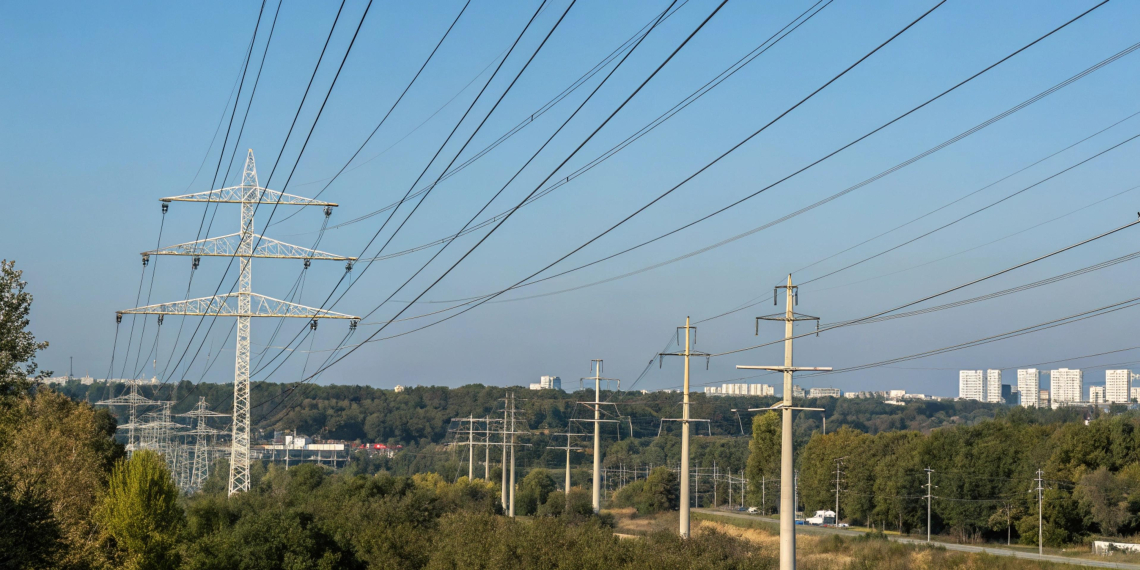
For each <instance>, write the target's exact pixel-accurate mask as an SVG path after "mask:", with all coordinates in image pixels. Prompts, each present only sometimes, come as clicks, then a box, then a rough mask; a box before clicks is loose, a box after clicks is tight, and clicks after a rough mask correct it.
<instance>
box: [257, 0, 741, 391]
mask: <svg viewBox="0 0 1140 570" xmlns="http://www.w3.org/2000/svg"><path fill="white" fill-rule="evenodd" d="M727 1H728V0H723V1H722V2H721V3H720V4H719V5H717V7H716V8H715V9H714V10H713V11H712V12H711V13H710V14H709V15H708V16H707V17H706V18H705V19H704V20H703V21H702V22H701V23H700V25H698V26H697V28H696V29H694V30H693V31H692V32H691V33H690V34H689V35H688V36H687V37H686V38H685V40H684V41H682V42H681V44H680V45H679V46H678V47H677V48H676V49H674V50H673V52H672V53H671V54H670V55H669V56H668V57H667V58H666V59H665V60H664V61H663V62H662V63H661V64H660V65H659V66H658V67H657V68H656V69H655V70H654V71H653V72H652V73H651V74H650V75H649V76H648V77H647V78H646V79H645V80H643V81H642V82H641V84H640V85H638V87H637V88H636V89H635V90H634V91H633V92H632V93H631V94H630V95H629V96H628V97H627V98H626V99H625V100H624V101H623V102H622V103H621V104H620V105H618V106H617V108H616V109H615V110H614V111H613V112H612V113H610V115H609V116H608V117H606V119H605V120H604V121H602V123H601V124H600V125H599V126H598V127H597V128H596V129H594V130H593V131H592V132H591V133H590V135H588V136H587V137H586V138H585V140H583V141H582V142H581V143H580V144H579V145H578V146H577V147H576V148H575V149H574V150H573V151H572V152H571V153H570V154H569V155H568V156H567V157H566V158H565V159H563V160H562V162H561V163H560V164H559V165H558V166H556V167H555V168H554V169H553V170H551V172H550V174H548V175H547V176H546V178H544V179H543V180H542V181H541V182H539V183H538V185H536V186H535V188H534V190H532V191H531V192H530V194H529V195H528V196H527V197H526V198H524V199H523V202H525V201H526V200H527V199H528V198H529V197H530V196H533V195H534V193H535V192H537V191H538V190H539V189H540V188H541V187H542V185H543V184H545V183H546V182H547V181H548V180H549V179H550V178H551V177H552V176H554V174H555V173H556V172H558V170H559V169H561V168H562V166H564V165H565V164H566V162H568V161H569V160H570V159H571V158H573V157H574V155H575V154H576V153H577V152H578V151H579V150H581V149H582V147H584V146H585V145H586V143H588V142H589V141H590V140H591V139H592V138H593V137H594V135H596V134H597V133H598V132H599V131H600V130H601V129H602V128H603V127H605V125H606V124H607V123H609V121H610V120H611V119H613V117H614V116H615V115H617V113H618V112H620V111H621V110H622V109H623V108H624V107H625V105H626V104H627V103H629V101H630V100H631V99H633V97H634V96H636V95H637V94H638V93H639V92H640V91H641V89H642V88H644V87H645V85H646V84H648V83H649V81H650V80H652V79H653V77H655V76H656V75H657V73H658V72H659V71H660V70H661V69H662V68H663V67H664V66H665V65H666V64H668V63H669V61H671V60H672V59H673V57H674V56H676V55H677V53H678V52H680V50H681V49H683V48H684V47H685V46H686V45H688V43H689V41H690V40H691V39H692V38H693V36H695V35H696V34H697V32H699V31H700V30H701V29H703V28H704V26H705V25H706V24H707V23H708V22H709V20H711V19H712V17H713V16H715V15H716V14H717V13H718V12H719V11H720V9H721V8H722V7H724V5H725V3H726V2H727ZM674 2H676V0H674ZM665 13H668V9H666V11H665V12H663V13H662V15H664V14H665ZM658 21H660V17H659V20H658ZM642 39H644V38H642ZM640 41H641V40H639V43H640ZM630 53H632V50H631V52H630ZM628 57H629V53H627V54H626V55H625V56H624V57H623V59H622V61H623V62H624V61H625V59H626V58H628ZM619 65H620V63H619ZM616 69H617V67H615V68H614V70H611V71H610V74H609V75H607V78H608V77H609V76H610V75H612V74H613V73H614V71H615V70H616ZM598 88H600V85H599V86H598V87H596V88H595V90H594V91H595V92H596V91H597V89H598ZM591 95H592V94H591ZM579 108H580V107H579ZM521 204H522V203H520V204H519V206H521ZM519 206H516V208H515V209H516V210H517V208H518V207H519ZM508 217H509V216H508ZM506 220H507V218H504V219H503V220H501V221H500V222H499V224H498V225H496V226H495V227H494V228H492V229H491V230H490V231H489V232H488V233H487V234H486V235H484V236H483V238H482V239H480V240H479V242H478V243H476V244H475V245H474V246H472V247H471V248H470V249H468V250H467V252H466V253H464V254H463V256H461V257H460V258H459V260H457V261H456V262H455V263H454V264H452V265H451V267H449V268H448V269H447V271H445V272H444V273H443V274H442V275H440V276H439V277H438V278H436V280H435V281H434V282H432V284H431V285H429V286H428V287H427V289H425V290H424V291H423V292H421V293H420V294H419V295H418V296H417V297H416V298H417V299H418V298H420V297H422V296H423V295H425V294H427V292H428V291H430V290H431V288H432V287H434V286H435V285H436V284H438V283H439V282H440V281H441V280H443V278H444V277H446V276H447V274H448V273H450V272H451V271H452V270H453V269H455V267H457V266H458V265H459V264H460V263H462V262H463V260H464V259H466V258H467V257H468V256H469V255H470V254H471V253H472V252H473V251H475V249H476V248H478V247H479V245H481V244H482V243H483V242H484V241H486V239H487V238H488V237H490V236H491V234H493V233H494V231H495V230H496V229H498V228H499V227H500V226H501V225H502V224H503V223H504V222H505V221H506ZM414 303H415V300H413V301H412V303H408V304H407V305H406V306H405V307H404V308H403V309H401V310H400V311H399V312H397V314H396V315H395V316H394V317H392V319H390V321H394V320H395V319H398V318H399V317H400V315H402V314H403V313H404V311H407V310H408V309H409V308H411V306H412V304H414ZM475 306H477V305H475ZM472 308H473V307H472ZM467 310H470V309H467ZM460 314H461V313H460ZM453 316H454V315H453ZM448 318H450V317H448ZM387 326H388V325H387V324H384V325H381V327H380V328H379V329H378V330H377V331H375V332H373V333H372V334H371V335H370V336H369V337H368V338H369V339H372V338H374V337H376V335H378V334H379V333H380V332H381V331H383V330H384V329H385V328H387ZM365 342H367V340H366V341H365ZM362 344H364V343H360V344H357V345H355V346H353V347H352V348H350V349H349V350H348V351H347V352H345V353H344V354H342V355H341V356H339V357H337V358H336V359H335V360H332V361H331V362H329V361H326V362H325V363H324V364H322V365H321V367H320V368H318V369H317V373H320V372H323V371H324V370H326V369H328V368H329V367H331V366H332V365H334V364H336V363H337V362H339V361H341V360H343V359H344V358H346V357H347V356H348V355H349V354H351V353H352V352H353V351H355V350H356V349H357V348H359V347H360V346H361V345H362ZM314 375H315V374H314ZM312 377H313V376H308V377H306V378H305V379H304V380H302V383H303V382H307V381H308V380H310V379H311V378H312ZM275 407H276V406H275Z"/></svg>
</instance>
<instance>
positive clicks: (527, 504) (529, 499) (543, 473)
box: [515, 469, 555, 515]
mask: <svg viewBox="0 0 1140 570" xmlns="http://www.w3.org/2000/svg"><path fill="white" fill-rule="evenodd" d="M554 489H555V484H554V478H553V477H551V476H550V472H549V471H547V470H545V469H532V470H531V472H530V473H527V474H526V477H523V480H522V483H520V484H519V490H518V496H517V497H516V498H515V501H516V502H515V507H516V508H517V509H518V511H517V514H520V515H533V514H535V513H537V512H538V507H539V506H541V505H543V504H544V503H546V499H547V497H548V496H550V493H551V492H553V491H554Z"/></svg>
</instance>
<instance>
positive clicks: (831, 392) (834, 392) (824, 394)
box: [808, 388, 842, 398]
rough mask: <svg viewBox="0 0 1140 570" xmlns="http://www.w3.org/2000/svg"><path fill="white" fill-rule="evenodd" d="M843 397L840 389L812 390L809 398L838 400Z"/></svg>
mask: <svg viewBox="0 0 1140 570" xmlns="http://www.w3.org/2000/svg"><path fill="white" fill-rule="evenodd" d="M841 395H842V393H841V392H840V391H839V388H811V389H809V390H808V397H809V398H838V397H839V396H841Z"/></svg>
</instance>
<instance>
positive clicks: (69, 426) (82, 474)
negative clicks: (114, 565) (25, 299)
mask: <svg viewBox="0 0 1140 570" xmlns="http://www.w3.org/2000/svg"><path fill="white" fill-rule="evenodd" d="M114 433H115V425H114V421H113V420H111V418H110V416H109V415H108V414H107V413H106V411H104V410H98V411H96V410H94V409H92V407H91V406H90V405H88V404H83V403H76V402H73V401H72V400H70V399H68V398H66V397H64V396H62V395H60V394H58V393H56V392H53V391H52V390H49V389H46V388H40V389H38V390H36V391H35V392H34V393H33V394H21V395H16V396H11V397H8V398H7V399H6V405H3V406H0V471H3V472H4V473H5V477H8V478H9V479H10V481H11V484H12V485H13V487H14V488H15V489H17V496H22V495H28V496H36V497H43V498H44V499H46V500H47V501H48V502H49V503H50V511H51V514H52V517H53V519H54V520H55V523H56V524H58V526H59V529H60V535H61V538H62V542H61V543H60V544H59V545H58V557H56V560H55V566H56V567H60V568H73V567H74V568H86V567H89V566H92V565H95V564H97V563H98V562H99V561H100V560H101V558H102V557H101V553H100V551H99V549H98V547H99V541H98V532H96V528H95V523H94V521H93V520H92V519H91V511H92V510H93V509H94V508H95V505H96V502H97V500H98V497H99V494H100V493H101V492H102V489H103V486H104V485H105V483H106V479H107V477H108V475H109V474H110V471H111V467H112V465H113V464H114V461H115V460H116V459H117V458H118V457H121V455H122V447H121V446H119V445H118V444H116V443H115V442H114V440H113V439H112V436H113V434H114Z"/></svg>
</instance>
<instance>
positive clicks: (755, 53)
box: [331, 0, 833, 260]
mask: <svg viewBox="0 0 1140 570" xmlns="http://www.w3.org/2000/svg"><path fill="white" fill-rule="evenodd" d="M832 1H833V0H826V3H824V0H819V1H817V2H816V3H815V4H813V5H812V6H810V7H809V8H808V9H807V10H805V11H804V12H803V13H801V14H799V15H798V16H796V17H795V18H794V19H792V21H790V22H788V23H787V24H785V25H784V27H783V28H780V29H779V30H777V31H776V32H775V33H774V34H772V35H771V36H769V37H768V38H767V39H765V40H764V41H763V42H761V43H760V45H758V46H756V47H755V48H753V49H752V50H751V51H750V52H748V53H746V54H745V55H744V56H742V57H741V58H740V59H739V60H737V61H736V62H735V63H733V64H732V65H730V66H728V67H727V68H725V69H724V71H721V72H720V73H719V74H717V75H716V76H715V77H713V78H712V79H710V80H709V81H708V82H706V83H705V84H704V85H702V86H700V87H698V88H697V89H696V90H695V91H693V92H692V93H690V94H689V95H688V96H686V97H685V98H683V99H681V100H680V101H679V102H677V103H676V104H675V105H673V107H671V108H669V109H668V110H666V111H665V112H663V113H661V114H660V115H658V116H657V118H655V119H653V120H652V121H650V122H648V123H646V124H645V125H644V126H642V127H641V128H640V129H638V130H637V131H635V132H634V133H633V134H631V135H629V136H628V137H626V138H625V139H624V140H622V141H621V142H619V143H617V144H616V145H614V146H612V147H610V148H609V149H608V150H606V151H605V152H603V153H601V154H599V155H598V156H596V157H594V158H593V159H592V160H590V161H589V162H587V163H586V164H584V165H583V166H581V167H579V168H578V169H577V170H574V171H573V172H571V173H570V174H568V175H567V176H565V177H564V178H559V179H558V180H556V181H554V182H553V183H551V184H550V185H548V186H547V187H546V188H543V189H542V190H541V191H540V192H538V193H537V194H535V195H534V196H533V197H531V199H530V200H529V201H527V203H526V205H529V204H532V203H534V202H535V201H536V200H538V199H540V198H542V197H544V196H547V195H548V194H550V193H551V192H554V191H555V190H558V189H559V188H561V187H563V186H565V185H566V184H569V183H570V181H572V180H574V179H576V178H578V177H579V176H582V175H583V174H585V173H586V172H588V171H590V170H592V169H593V168H595V167H597V166H598V165H600V164H602V163H603V162H605V161H606V160H609V159H610V158H612V157H613V156H614V155H616V154H617V153H619V152H621V151H622V150H624V149H625V148H626V147H628V146H629V145H631V144H633V143H634V142H635V141H637V140H639V139H640V138H642V137H644V136H645V135H647V134H649V133H650V132H652V131H653V130H654V129H656V128H657V127H659V126H661V125H662V124H663V123H665V122H666V121H668V120H669V119H671V118H673V116H674V115H676V114H677V113H680V112H681V111H683V110H684V109H685V108H687V107H688V106H689V105H691V104H692V103H694V102H696V101H697V100H698V99H700V98H701V97H703V96H704V95H705V94H707V93H708V92H709V91H712V90H713V89H715V88H716V87H718V86H719V85H720V84H721V83H723V82H724V81H725V80H726V79H728V78H729V77H732V76H733V75H735V74H736V72H738V71H740V70H741V69H744V67H745V66H747V65H748V64H750V63H752V61H753V60H755V59H756V58H757V57H759V56H761V55H763V54H764V53H765V52H767V51H768V50H769V49H771V48H772V47H774V46H775V45H776V44H777V43H779V42H780V40H782V39H784V38H785V37H787V36H788V35H790V34H791V33H792V32H794V31H795V30H796V29H798V28H799V27H800V26H802V25H803V24H805V23H807V21H808V20H810V19H812V18H813V17H814V16H815V15H816V14H818V13H819V12H821V11H822V10H823V9H824V8H826V7H827V6H828V5H830V4H831V3H832ZM821 3H823V6H819V5H820V4H821ZM817 7H818V9H817ZM676 11H677V10H676V9H674V10H673V11H672V12H670V13H669V14H666V18H667V17H668V16H669V15H671V14H674V13H676ZM789 28H791V29H789ZM474 158H475V157H472V159H469V160H468V161H467V162H465V163H463V164H461V165H460V167H463V166H464V165H466V164H469V163H470V162H471V161H472V160H473V159H474ZM457 170H458V167H457V169H456V170H453V171H452V172H455V171H457ZM450 176H451V174H450V173H449V174H448V175H447V176H445V177H444V179H445V180H446V178H447V177H450ZM422 191H423V190H421V192H422ZM393 206H395V204H392V205H389V206H386V207H385V208H391V207H393ZM508 213H510V210H507V211H504V212H500V213H498V214H495V215H494V216H491V217H489V218H486V219H483V220H480V221H479V222H478V223H476V224H474V225H472V226H471V227H469V228H467V229H466V230H465V231H464V232H463V233H462V234H461V236H462V235H467V234H470V233H473V232H476V231H478V230H480V229H482V228H485V227H488V226H490V225H491V224H494V223H495V222H497V221H499V220H500V219H501V218H502V217H503V216H505V215H507V214H508ZM369 215H372V214H369ZM352 223H355V220H349V221H347V222H343V223H341V224H337V225H336V226H332V228H331V229H336V228H338V227H343V226H346V225H349V224H352ZM453 239H455V237H454V236H448V237H444V238H440V239H437V240H435V241H431V242H428V243H424V244H420V245H418V246H415V247H412V248H409V249H405V250H402V251H397V252H393V253H389V254H387V255H384V256H378V257H377V258H376V259H377V260H383V259H391V258H393V257H400V256H403V255H407V254H410V253H415V252H417V251H421V250H424V249H428V248H431V247H435V246H438V245H442V244H444V243H447V242H449V241H451V240H453Z"/></svg>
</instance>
